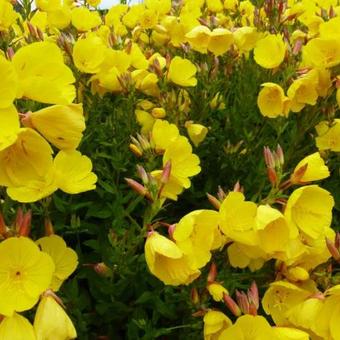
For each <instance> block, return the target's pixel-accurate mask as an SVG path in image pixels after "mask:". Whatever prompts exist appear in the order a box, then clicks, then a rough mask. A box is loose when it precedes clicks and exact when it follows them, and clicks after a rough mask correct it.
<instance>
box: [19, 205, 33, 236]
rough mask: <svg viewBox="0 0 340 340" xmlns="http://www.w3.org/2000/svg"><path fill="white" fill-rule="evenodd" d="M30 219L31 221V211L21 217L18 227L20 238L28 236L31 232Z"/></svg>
mask: <svg viewBox="0 0 340 340" xmlns="http://www.w3.org/2000/svg"><path fill="white" fill-rule="evenodd" d="M31 219H32V211H31V210H29V211H27V213H25V214H24V215H23V218H22V222H21V224H20V225H19V230H18V234H19V235H20V236H28V235H29V233H30V231H31Z"/></svg>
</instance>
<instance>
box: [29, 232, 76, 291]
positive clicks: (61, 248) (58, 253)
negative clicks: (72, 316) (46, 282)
mask: <svg viewBox="0 0 340 340" xmlns="http://www.w3.org/2000/svg"><path fill="white" fill-rule="evenodd" d="M36 243H37V245H38V246H39V247H40V249H41V250H42V251H43V252H44V253H47V254H48V255H50V256H51V258H52V260H53V262H54V265H55V270H54V273H53V278H52V282H51V285H50V288H51V289H52V290H54V291H58V290H59V288H60V286H61V285H62V283H63V282H64V281H65V280H66V279H67V278H68V277H69V276H70V275H71V274H72V273H73V272H74V271H75V269H76V268H77V265H78V256H77V253H76V252H75V251H74V250H73V249H71V248H69V247H67V245H66V243H65V241H64V240H63V239H62V238H61V237H60V236H58V235H51V236H45V237H42V238H40V239H39V240H37V241H36Z"/></svg>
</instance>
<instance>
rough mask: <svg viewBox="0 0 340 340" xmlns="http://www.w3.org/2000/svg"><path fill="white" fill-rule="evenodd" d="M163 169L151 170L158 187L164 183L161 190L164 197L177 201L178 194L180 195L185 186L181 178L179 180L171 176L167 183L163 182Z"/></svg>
mask: <svg viewBox="0 0 340 340" xmlns="http://www.w3.org/2000/svg"><path fill="white" fill-rule="evenodd" d="M162 174H163V171H162V170H154V171H152V172H151V175H152V177H153V178H154V179H155V180H156V182H157V185H158V188H160V187H161V186H162V185H163V189H162V192H161V197H162V198H169V199H171V200H173V201H177V196H178V195H180V194H181V193H182V192H183V190H184V187H183V185H182V183H181V181H180V180H178V179H177V178H176V177H174V176H171V174H170V178H169V180H168V182H167V183H165V184H164V183H161V178H162Z"/></svg>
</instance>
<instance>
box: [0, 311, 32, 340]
mask: <svg viewBox="0 0 340 340" xmlns="http://www.w3.org/2000/svg"><path fill="white" fill-rule="evenodd" d="M0 339H4V340H5V339H13V340H14V339H15V340H36V336H35V333H34V329H33V326H32V325H31V323H30V322H29V321H28V320H27V319H26V318H24V317H23V316H22V315H20V314H17V313H14V314H13V315H12V316H7V317H5V318H4V319H3V320H2V321H1V323H0Z"/></svg>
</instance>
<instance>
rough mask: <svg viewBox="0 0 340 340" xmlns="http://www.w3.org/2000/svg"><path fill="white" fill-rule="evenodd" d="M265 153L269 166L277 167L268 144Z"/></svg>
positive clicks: (264, 149)
mask: <svg viewBox="0 0 340 340" xmlns="http://www.w3.org/2000/svg"><path fill="white" fill-rule="evenodd" d="M263 155H264V160H265V163H266V166H267V168H275V159H274V156H273V154H272V152H271V151H270V149H269V147H268V146H265V147H264V148H263Z"/></svg>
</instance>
